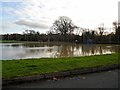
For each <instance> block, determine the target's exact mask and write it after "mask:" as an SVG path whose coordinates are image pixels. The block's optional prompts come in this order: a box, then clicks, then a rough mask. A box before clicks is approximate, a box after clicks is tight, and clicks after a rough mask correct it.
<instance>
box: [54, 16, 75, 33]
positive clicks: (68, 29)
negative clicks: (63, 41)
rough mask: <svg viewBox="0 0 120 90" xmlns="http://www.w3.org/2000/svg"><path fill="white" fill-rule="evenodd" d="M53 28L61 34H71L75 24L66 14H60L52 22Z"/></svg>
mask: <svg viewBox="0 0 120 90" xmlns="http://www.w3.org/2000/svg"><path fill="white" fill-rule="evenodd" d="M52 27H53V29H54V30H55V32H56V33H60V34H62V35H66V34H71V33H72V32H73V31H74V29H75V28H77V26H75V25H74V24H73V23H72V20H71V19H70V18H69V17H67V16H60V17H59V18H58V19H57V20H55V22H54V23H53V26H52Z"/></svg>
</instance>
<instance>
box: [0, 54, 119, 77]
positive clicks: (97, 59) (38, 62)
mask: <svg viewBox="0 0 120 90" xmlns="http://www.w3.org/2000/svg"><path fill="white" fill-rule="evenodd" d="M112 64H118V54H111V55H96V56H85V57H68V58H40V59H22V60H3V61H2V77H3V78H5V79H9V78H14V77H21V76H31V75H37V74H45V73H53V72H59V71H66V70H74V69H82V68H91V67H96V66H107V65H112Z"/></svg>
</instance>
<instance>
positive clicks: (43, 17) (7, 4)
mask: <svg viewBox="0 0 120 90" xmlns="http://www.w3.org/2000/svg"><path fill="white" fill-rule="evenodd" d="M118 1H119V0H1V1H0V20H1V21H2V23H0V26H1V27H2V32H1V33H22V32H23V31H24V30H26V29H34V30H36V31H39V32H40V33H45V32H46V31H48V30H49V29H50V27H51V26H52V23H53V22H54V21H55V20H56V19H57V18H58V17H59V16H68V17H69V18H71V19H72V21H73V23H74V24H75V25H77V26H79V27H83V28H90V29H94V28H97V27H98V26H99V25H100V24H102V23H104V25H105V27H107V28H111V27H112V22H114V21H117V20H118Z"/></svg>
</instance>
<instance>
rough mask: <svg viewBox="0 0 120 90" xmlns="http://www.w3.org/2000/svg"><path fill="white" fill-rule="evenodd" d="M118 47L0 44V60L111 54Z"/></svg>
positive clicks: (65, 44)
mask: <svg viewBox="0 0 120 90" xmlns="http://www.w3.org/2000/svg"><path fill="white" fill-rule="evenodd" d="M118 47H119V45H112V44H88V45H84V44H72V43H0V49H1V50H2V52H0V55H2V57H1V58H0V60H13V59H26V58H51V57H52V58H57V57H74V56H75V57H76V56H90V55H100V54H111V53H115V52H117V51H118Z"/></svg>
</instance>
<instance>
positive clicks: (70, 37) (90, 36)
mask: <svg viewBox="0 0 120 90" xmlns="http://www.w3.org/2000/svg"><path fill="white" fill-rule="evenodd" d="M113 26H114V33H113V32H112V33H109V34H107V35H106V34H104V30H105V27H104V24H102V25H101V26H99V27H98V28H97V30H90V29H85V28H82V29H81V28H80V27H78V26H76V25H75V24H73V22H72V20H71V19H70V18H69V17H67V16H60V17H59V18H58V19H57V20H55V21H54V23H53V26H51V28H50V30H49V31H48V32H47V33H45V34H40V32H38V31H35V30H25V31H24V32H23V34H18V33H13V34H4V35H1V36H2V40H16V41H38V42H72V43H85V44H120V23H118V22H113ZM75 31H81V32H80V33H81V35H80V34H75Z"/></svg>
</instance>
